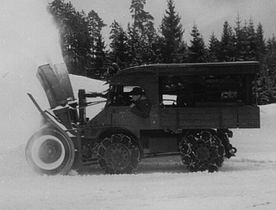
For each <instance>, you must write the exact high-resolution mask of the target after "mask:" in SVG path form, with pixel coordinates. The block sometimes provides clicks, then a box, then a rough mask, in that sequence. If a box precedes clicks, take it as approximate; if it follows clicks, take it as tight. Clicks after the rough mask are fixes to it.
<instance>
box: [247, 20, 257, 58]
mask: <svg viewBox="0 0 276 210" xmlns="http://www.w3.org/2000/svg"><path fill="white" fill-rule="evenodd" d="M247 40H248V46H247V52H248V53H247V59H246V60H249V61H250V60H251V61H254V60H256V59H257V55H256V54H257V38H256V33H255V26H254V22H253V20H252V19H250V20H249V24H248V27H247Z"/></svg>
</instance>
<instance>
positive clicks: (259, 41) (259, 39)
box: [256, 23, 265, 61]
mask: <svg viewBox="0 0 276 210" xmlns="http://www.w3.org/2000/svg"><path fill="white" fill-rule="evenodd" d="M256 45H257V49H256V51H257V53H256V58H257V60H258V61H262V60H263V57H264V55H265V39H264V31H263V26H262V24H261V23H259V24H258V26H257V29H256Z"/></svg>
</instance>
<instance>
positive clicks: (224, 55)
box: [220, 21, 235, 61]
mask: <svg viewBox="0 0 276 210" xmlns="http://www.w3.org/2000/svg"><path fill="white" fill-rule="evenodd" d="M220 60H221V61H234V60H235V45H234V33H233V29H232V27H231V26H230V25H229V23H228V21H225V22H224V24H223V32H222V36H221V54H220Z"/></svg>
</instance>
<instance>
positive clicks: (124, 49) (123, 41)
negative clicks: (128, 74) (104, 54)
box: [109, 20, 130, 68]
mask: <svg viewBox="0 0 276 210" xmlns="http://www.w3.org/2000/svg"><path fill="white" fill-rule="evenodd" d="M110 28H111V31H110V37H109V38H110V40H111V43H110V48H111V57H112V60H113V61H114V62H116V63H117V64H118V65H119V67H120V68H126V67H128V66H129V65H130V63H129V60H130V59H129V53H130V52H129V51H130V49H129V47H128V37H127V33H126V32H125V31H124V30H123V28H122V26H121V25H120V24H119V23H118V22H117V21H115V20H114V22H113V23H112V24H111V26H110Z"/></svg>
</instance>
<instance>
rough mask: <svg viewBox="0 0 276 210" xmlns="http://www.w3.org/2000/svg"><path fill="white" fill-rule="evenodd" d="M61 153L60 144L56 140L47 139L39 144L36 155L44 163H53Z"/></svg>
mask: <svg viewBox="0 0 276 210" xmlns="http://www.w3.org/2000/svg"><path fill="white" fill-rule="evenodd" d="M61 153H62V148H61V145H60V144H59V143H58V142H56V141H54V140H50V139H49V140H46V141H45V142H43V143H42V144H41V146H40V148H39V152H38V156H39V158H40V160H41V161H42V162H44V163H53V162H55V161H57V160H58V159H59V158H60V156H61Z"/></svg>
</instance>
